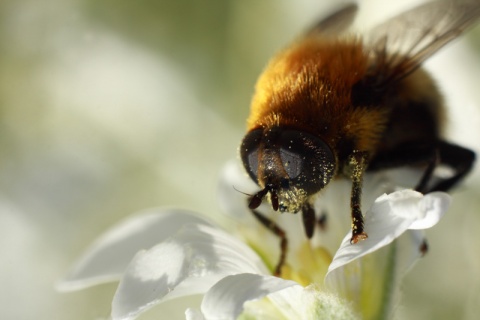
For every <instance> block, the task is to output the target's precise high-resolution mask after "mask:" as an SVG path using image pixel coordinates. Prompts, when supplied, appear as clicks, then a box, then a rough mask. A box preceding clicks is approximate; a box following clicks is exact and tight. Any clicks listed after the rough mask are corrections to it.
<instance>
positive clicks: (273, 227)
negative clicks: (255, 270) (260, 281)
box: [251, 210, 288, 277]
mask: <svg viewBox="0 0 480 320" xmlns="http://www.w3.org/2000/svg"><path fill="white" fill-rule="evenodd" d="M251 211H252V213H253V215H254V216H255V218H257V220H258V221H260V223H261V224H263V225H264V226H265V227H266V228H267V229H268V230H270V231H271V232H273V233H274V234H275V235H276V236H277V237H279V238H280V258H279V260H278V263H277V266H276V267H275V272H274V275H275V276H277V277H279V276H280V275H281V271H282V267H283V265H284V264H285V259H286V257H287V249H288V240H287V235H286V233H285V231H284V230H283V229H282V228H280V227H279V226H278V225H277V224H276V223H275V222H274V221H272V220H270V219H269V218H267V217H265V216H264V215H262V214H261V213H260V212H258V211H256V210H251Z"/></svg>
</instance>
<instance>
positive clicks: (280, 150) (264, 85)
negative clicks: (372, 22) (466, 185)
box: [240, 0, 480, 275]
mask: <svg viewBox="0 0 480 320" xmlns="http://www.w3.org/2000/svg"><path fill="white" fill-rule="evenodd" d="M356 12H357V6H356V5H355V4H350V5H347V6H345V7H343V8H342V9H340V10H338V11H337V12H335V13H333V14H331V15H330V16H328V17H326V18H324V19H323V20H321V21H320V22H318V23H317V24H316V25H314V27H313V28H311V29H310V30H309V31H308V32H307V33H306V34H305V35H304V36H303V37H301V38H300V39H299V40H298V41H296V42H295V43H293V44H292V45H291V46H289V47H287V48H286V49H284V50H283V51H281V52H280V53H279V54H278V55H276V56H275V57H274V58H273V59H272V60H271V61H270V62H269V64H268V65H267V67H266V69H265V70H264V72H263V73H262V74H261V75H260V77H259V79H258V82H257V84H256V90H255V94H254V96H253V99H252V103H251V112H250V116H249V118H248V120H247V134H246V135H245V137H244V139H243V141H242V143H241V147H240V156H241V159H242V162H243V164H244V167H245V169H246V171H247V173H248V174H249V176H250V177H251V179H252V180H253V181H255V182H256V183H257V184H258V186H259V187H260V188H261V190H260V191H258V192H257V193H256V194H254V195H253V196H251V197H250V199H249V208H250V209H251V211H252V212H253V214H254V215H255V217H256V218H257V219H258V220H259V221H260V222H261V223H263V224H264V225H265V226H266V227H268V228H269V229H270V230H272V231H273V232H274V233H275V234H276V235H277V236H279V237H280V239H281V257H280V260H279V263H278V265H277V267H276V270H275V273H276V274H277V275H278V274H280V271H281V267H282V265H283V264H284V261H285V256H286V251H287V238H286V235H285V233H284V231H283V230H282V229H281V228H280V227H279V226H278V225H276V224H275V223H274V222H273V221H271V220H269V219H268V218H266V217H265V216H263V215H262V214H261V213H260V212H258V211H257V210H256V209H257V208H258V206H259V205H260V204H261V202H262V201H263V200H264V199H265V198H266V199H267V200H268V201H269V202H270V203H271V206H272V208H273V210H275V211H278V210H279V211H281V212H292V213H296V212H299V211H301V212H302V216H303V224H304V229H305V232H306V235H307V237H308V238H311V237H312V235H313V231H314V226H315V219H316V218H315V211H314V209H313V199H314V197H315V195H316V194H318V193H319V192H320V191H321V190H322V189H323V188H325V187H327V185H328V183H329V182H330V181H332V179H335V178H338V177H344V178H347V179H350V180H351V181H352V189H351V198H350V199H351V200H350V205H351V220H352V238H351V243H352V244H355V243H357V242H358V241H360V240H362V239H365V238H367V233H366V232H365V230H364V225H363V215H362V212H361V209H360V204H361V191H362V178H363V176H364V173H365V172H366V171H375V170H380V169H388V168H394V167H399V166H416V165H420V164H423V165H425V166H426V169H425V171H424V173H423V176H422V177H421V179H420V180H419V182H418V185H417V186H416V188H415V189H416V190H418V191H420V192H424V193H426V192H432V191H437V190H438V191H447V190H449V189H450V188H451V187H453V186H454V185H455V184H456V183H458V182H459V181H460V180H461V179H462V178H464V177H465V175H466V174H467V173H468V172H469V171H470V169H471V168H472V166H473V163H474V160H475V154H474V152H472V151H471V150H468V149H466V148H463V147H461V146H458V145H456V144H452V143H450V142H447V141H446V140H444V138H443V137H442V135H441V131H442V125H443V118H444V117H445V115H444V106H443V101H442V96H441V94H440V92H439V90H438V89H437V87H436V84H435V82H434V80H433V79H432V78H431V77H430V76H429V75H428V74H427V73H426V72H425V71H424V70H423V69H421V68H420V67H421V64H422V62H423V61H425V60H426V59H427V58H429V57H430V56H431V55H433V54H434V53H435V52H437V51H438V50H439V49H440V48H442V47H443V46H444V45H446V44H447V43H449V42H450V41H452V40H454V39H455V38H457V37H458V36H459V35H460V34H462V33H463V32H464V31H465V30H466V29H467V28H468V27H470V26H472V25H473V24H474V23H475V22H476V21H477V20H478V18H479V16H480V1H478V0H467V1H465V0H464V1H455V0H441V1H434V2H429V3H426V4H423V5H420V6H418V7H415V8H413V9H411V10H408V11H406V12H403V13H401V14H399V15H397V16H395V17H394V18H392V19H390V20H388V21H386V22H384V23H383V24H380V25H379V26H377V27H375V28H373V29H372V30H370V32H368V33H367V34H365V35H364V36H359V35H354V34H351V33H349V31H348V29H349V26H350V25H351V23H352V21H353V20H354V17H355V15H356ZM439 164H441V165H445V166H448V167H450V168H451V169H452V170H453V171H454V174H453V175H452V176H451V177H449V178H445V179H443V180H440V181H438V182H435V183H434V184H432V181H433V180H432V177H433V171H434V169H435V167H436V166H437V165H439Z"/></svg>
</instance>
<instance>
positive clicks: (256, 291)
mask: <svg viewBox="0 0 480 320" xmlns="http://www.w3.org/2000/svg"><path fill="white" fill-rule="evenodd" d="M289 287H299V288H302V287H301V286H300V285H299V284H298V283H296V282H294V281H289V280H283V279H281V278H277V277H274V276H262V275H258V274H248V273H245V274H237V275H234V276H228V277H225V278H223V279H222V280H220V281H219V282H218V283H217V284H215V285H214V286H213V287H212V288H211V289H210V290H209V291H208V292H207V294H206V295H205V297H204V298H203V302H202V313H203V315H204V316H205V318H206V319H208V320H213V319H224V320H228V319H236V318H237V317H238V316H239V315H240V313H241V312H242V310H243V304H244V303H245V302H247V301H250V300H255V299H260V298H263V297H265V296H266V295H268V294H270V293H274V292H277V291H280V290H283V289H286V288H289Z"/></svg>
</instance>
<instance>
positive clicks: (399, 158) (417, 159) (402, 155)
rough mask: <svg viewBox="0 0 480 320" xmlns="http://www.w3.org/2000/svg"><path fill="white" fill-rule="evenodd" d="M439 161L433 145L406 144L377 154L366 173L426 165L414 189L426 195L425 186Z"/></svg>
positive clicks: (436, 149)
mask: <svg viewBox="0 0 480 320" xmlns="http://www.w3.org/2000/svg"><path fill="white" fill-rule="evenodd" d="M439 161H440V155H439V151H438V147H437V145H436V144H435V143H430V144H425V143H408V144H402V145H400V146H398V147H396V148H395V149H393V150H389V151H388V152H383V153H380V154H377V155H376V156H375V157H374V158H373V159H372V160H371V161H370V163H369V164H368V169H367V171H376V170H381V169H390V168H397V167H403V166H414V165H419V164H427V168H426V169H425V171H424V173H423V175H422V177H421V179H420V181H419V182H418V184H417V185H416V187H415V190H416V191H419V192H422V193H426V191H427V190H428V187H427V186H428V184H429V182H430V180H431V179H432V177H433V171H434V170H435V167H436V166H437V165H438V163H439Z"/></svg>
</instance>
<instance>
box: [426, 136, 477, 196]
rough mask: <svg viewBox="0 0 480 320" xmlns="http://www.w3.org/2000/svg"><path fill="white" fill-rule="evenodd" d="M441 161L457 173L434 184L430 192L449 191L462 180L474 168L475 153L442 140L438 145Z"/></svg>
mask: <svg viewBox="0 0 480 320" xmlns="http://www.w3.org/2000/svg"><path fill="white" fill-rule="evenodd" d="M438 152H439V155H440V163H441V164H445V165H447V166H449V167H451V168H452V169H453V170H455V174H454V175H453V176H452V177H450V178H447V179H443V180H442V181H439V182H438V183H436V184H435V185H433V186H432V187H431V188H430V189H429V190H428V192H432V191H448V190H450V189H451V188H452V187H454V186H455V184H457V183H458V182H460V181H461V180H462V179H463V178H464V177H465V176H466V175H467V174H468V173H469V172H470V170H471V169H472V167H473V163H474V162H475V153H474V152H473V151H472V150H469V149H466V148H464V147H461V146H458V145H455V144H451V143H449V142H446V141H440V143H439V145H438Z"/></svg>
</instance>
